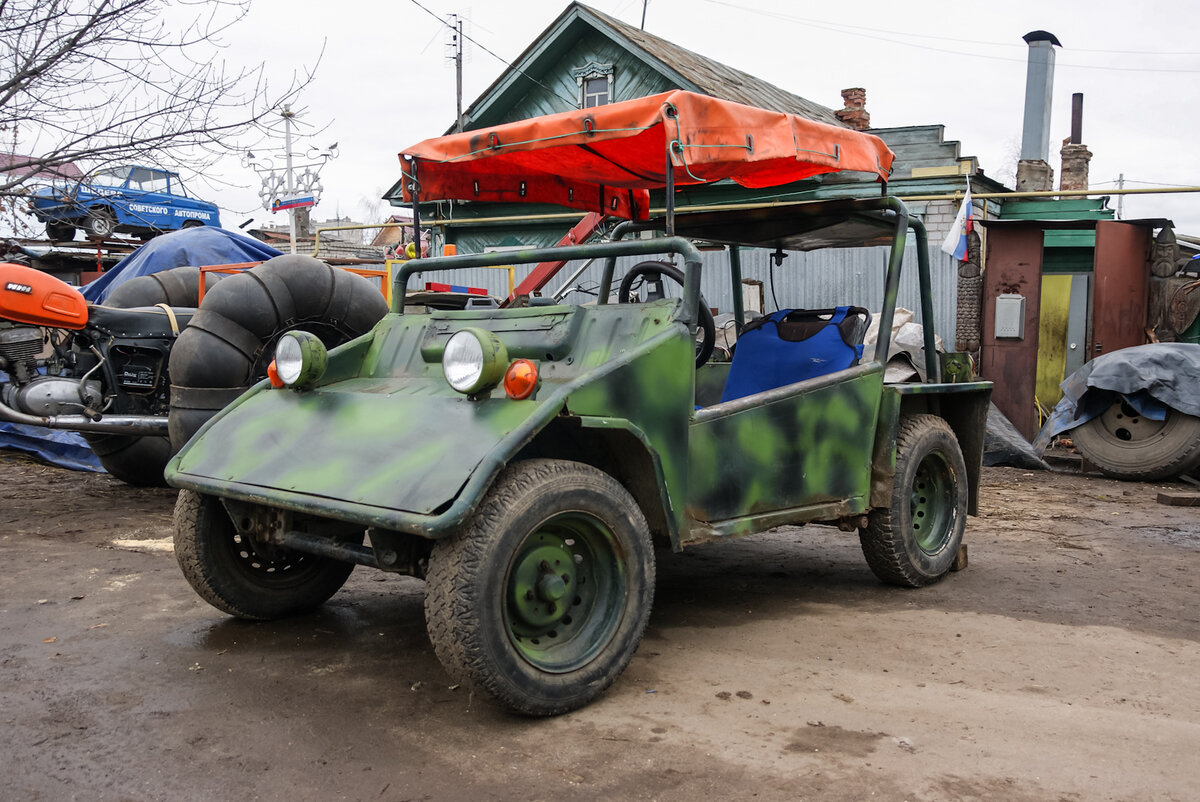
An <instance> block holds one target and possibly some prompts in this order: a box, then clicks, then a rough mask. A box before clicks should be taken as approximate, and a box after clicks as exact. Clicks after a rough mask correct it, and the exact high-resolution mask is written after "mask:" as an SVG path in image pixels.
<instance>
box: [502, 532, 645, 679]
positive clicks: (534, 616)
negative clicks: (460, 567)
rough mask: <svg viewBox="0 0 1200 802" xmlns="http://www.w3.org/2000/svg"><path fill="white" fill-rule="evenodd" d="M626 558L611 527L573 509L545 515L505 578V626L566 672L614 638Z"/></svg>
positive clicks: (527, 648) (526, 651) (537, 662)
mask: <svg viewBox="0 0 1200 802" xmlns="http://www.w3.org/2000/svg"><path fill="white" fill-rule="evenodd" d="M625 577H626V570H625V560H624V558H623V556H622V555H621V554H620V553H618V551H617V549H616V546H615V541H614V538H613V535H612V532H611V531H609V529H608V527H606V526H605V525H604V524H603V522H601V521H600V520H599V519H597V518H595V517H594V516H592V515H588V514H586V513H582V512H571V513H563V514H561V515H556V516H554V517H552V518H549V519H548V520H546V521H544V522H542V523H541V524H540V525H539V526H538V527H536V528H535V529H534V530H533V531H532V532H531V533H530V534H529V535H528V536H526V538H525V539H524V540H523V541H522V542H521V545H520V546H519V547H518V548H517V550H516V552H515V553H514V555H513V559H512V560H511V561H510V563H509V567H508V573H507V576H506V577H505V583H504V595H505V598H504V626H505V629H506V630H507V632H508V638H509V641H510V642H511V643H512V645H513V646H514V647H515V648H516V650H517V652H518V653H519V654H520V655H521V656H522V657H523V658H524V659H525V660H526V661H527V662H529V663H530V664H531V665H533V666H535V667H536V668H538V669H540V670H542V671H547V672H552V673H565V672H568V671H574V670H576V669H578V668H580V667H581V666H584V665H586V664H587V663H588V662H590V661H591V660H592V659H593V658H595V656H596V655H597V654H598V653H599V652H600V650H601V649H603V648H604V646H605V645H607V644H608V642H609V641H611V640H612V638H613V636H614V634H615V633H616V631H617V628H618V626H619V625H620V623H621V615H622V608H623V606H624V601H625Z"/></svg>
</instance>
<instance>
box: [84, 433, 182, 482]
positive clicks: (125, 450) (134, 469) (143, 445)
mask: <svg viewBox="0 0 1200 802" xmlns="http://www.w3.org/2000/svg"><path fill="white" fill-rule="evenodd" d="M83 438H84V439H85V440H87V444H88V446H89V447H90V448H91V449H92V453H94V454H95V455H96V456H97V457H98V458H99V459H100V464H101V465H103V466H104V470H106V471H108V472H109V473H110V474H112V476H113V477H114V478H116V479H120V480H121V481H122V482H124V483H125V484H127V485H134V486H135V487H166V486H167V481H166V480H165V479H164V478H163V469H164V468H166V467H167V461H168V460H170V459H171V454H172V453H173V452H172V451H171V441H170V440H168V439H167V438H166V437H155V436H146V437H137V436H133V435H125V434H92V433H89V432H85V433H84V435H83Z"/></svg>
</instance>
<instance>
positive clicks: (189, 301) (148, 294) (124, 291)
mask: <svg viewBox="0 0 1200 802" xmlns="http://www.w3.org/2000/svg"><path fill="white" fill-rule="evenodd" d="M227 275H228V274H226V273H209V274H208V276H207V278H206V285H205V288H206V290H211V289H212V288H213V287H214V286H215V285H216V283H217V282H218V281H220V280H221V279H223V278H225V277H226V276H227ZM156 304H166V305H167V306H173V307H180V308H185V309H195V308H196V307H197V306H199V305H200V268H198V267H173V268H171V269H170V270H160V271H158V272H157V273H151V274H150V275H147V276H138V277H137V278H131V279H129V280H128V281H126V282H125V283H124V284H120V285H118V286H117V287H116V289H114V290H113V291H112V292H110V293H109V294H108V297H107V298H105V299H104V305H105V306H115V307H118V308H120V309H129V308H131V307H135V306H154V305H156Z"/></svg>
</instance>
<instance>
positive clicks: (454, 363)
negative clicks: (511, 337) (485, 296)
mask: <svg viewBox="0 0 1200 802" xmlns="http://www.w3.org/2000/svg"><path fill="white" fill-rule="evenodd" d="M507 368H508V350H507V349H506V348H505V347H504V343H502V342H500V340H499V338H498V337H496V335H495V334H493V333H492V332H490V331H487V330H486V329H479V328H474V327H467V328H465V329H460V330H459V331H456V332H455V333H454V334H453V335H451V337H450V339H449V340H447V341H446V348H445V350H443V351H442V375H443V376H445V377H446V383H447V384H449V385H450V387H451V388H452V389H454V390H455V391H456V392H459V393H462V394H463V395H466V396H474V395H478V394H480V393H482V392H485V391H487V390H491V389H492V388H493V387H495V386H496V385H497V384H499V383H500V380H501V379H503V378H504V371H505V370H506V369H507Z"/></svg>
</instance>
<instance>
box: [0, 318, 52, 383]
mask: <svg viewBox="0 0 1200 802" xmlns="http://www.w3.org/2000/svg"><path fill="white" fill-rule="evenodd" d="M44 345H45V342H44V340H43V338H42V330H41V329H39V328H35V327H32V326H16V327H13V328H4V329H0V370H5V371H8V372H9V373H11V374H12V375H13V378H14V379H15V380H16V382H17V383H18V384H24V383H25V382H27V381H29V380H30V379H32V378H33V377H34V376H35V375H37V357H38V354H39V353H41V351H42V346H44Z"/></svg>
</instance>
